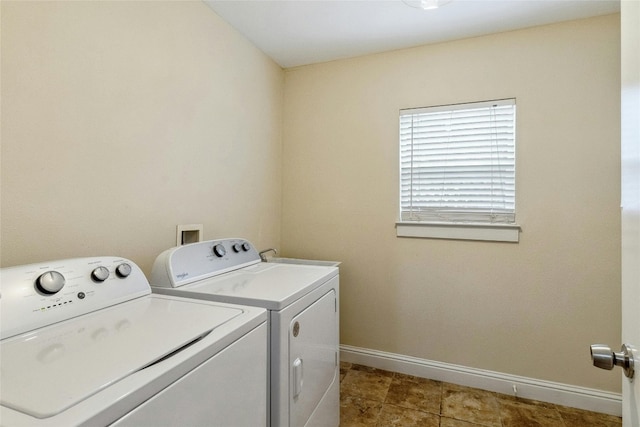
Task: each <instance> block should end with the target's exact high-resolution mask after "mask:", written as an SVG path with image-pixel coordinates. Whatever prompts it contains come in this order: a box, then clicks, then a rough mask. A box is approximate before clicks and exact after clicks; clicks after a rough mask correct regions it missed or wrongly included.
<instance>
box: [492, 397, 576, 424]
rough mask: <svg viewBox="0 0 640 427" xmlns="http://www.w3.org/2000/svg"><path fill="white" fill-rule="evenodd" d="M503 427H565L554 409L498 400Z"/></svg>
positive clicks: (533, 404) (517, 401) (515, 401)
mask: <svg viewBox="0 0 640 427" xmlns="http://www.w3.org/2000/svg"><path fill="white" fill-rule="evenodd" d="M498 402H499V404H500V418H501V420H502V426H503V427H565V426H564V422H563V421H562V418H561V417H560V413H559V412H558V410H557V409H556V408H555V407H550V406H548V405H536V404H535V403H530V402H533V401H528V402H527V401H520V400H506V399H498Z"/></svg>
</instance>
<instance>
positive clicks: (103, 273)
mask: <svg viewBox="0 0 640 427" xmlns="http://www.w3.org/2000/svg"><path fill="white" fill-rule="evenodd" d="M91 278H92V279H93V280H95V281H96V282H104V281H105V280H107V279H108V278H109V269H108V268H107V267H98V268H96V269H95V270H93V271H92V272H91Z"/></svg>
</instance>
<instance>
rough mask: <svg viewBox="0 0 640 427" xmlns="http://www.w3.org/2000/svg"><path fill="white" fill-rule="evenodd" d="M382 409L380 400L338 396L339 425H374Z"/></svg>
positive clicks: (342, 426)
mask: <svg viewBox="0 0 640 427" xmlns="http://www.w3.org/2000/svg"><path fill="white" fill-rule="evenodd" d="M381 409H382V402H374V401H372V400H367V399H361V398H359V397H353V396H341V398H340V427H364V426H375V425H376V423H377V421H378V416H379V415H380V410H381Z"/></svg>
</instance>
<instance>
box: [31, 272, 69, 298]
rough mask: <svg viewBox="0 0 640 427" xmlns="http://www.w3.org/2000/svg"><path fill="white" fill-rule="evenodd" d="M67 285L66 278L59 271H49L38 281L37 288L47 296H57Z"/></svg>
mask: <svg viewBox="0 0 640 427" xmlns="http://www.w3.org/2000/svg"><path fill="white" fill-rule="evenodd" d="M64 284H65V278H64V276H63V275H62V274H60V273H58V272H57V271H47V272H46V273H43V274H41V275H40V277H38V279H37V280H36V288H38V290H39V291H40V292H42V293H45V294H55V293H56V292H58V291H59V290H60V289H62V287H63V286H64Z"/></svg>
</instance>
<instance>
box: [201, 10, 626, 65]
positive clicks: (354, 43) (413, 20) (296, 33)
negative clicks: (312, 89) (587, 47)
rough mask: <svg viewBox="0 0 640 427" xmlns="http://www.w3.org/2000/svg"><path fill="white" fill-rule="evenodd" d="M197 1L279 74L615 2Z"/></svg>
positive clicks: (584, 13)
mask: <svg viewBox="0 0 640 427" xmlns="http://www.w3.org/2000/svg"><path fill="white" fill-rule="evenodd" d="M203 1H204V2H205V3H206V4H207V5H208V6H209V7H211V8H212V9H213V10H214V11H215V12H216V13H217V14H218V15H219V16H220V17H222V18H223V19H224V20H225V21H227V22H228V23H229V24H231V25H232V26H233V27H234V28H236V29H237V30H238V31H239V32H240V33H242V34H243V35H244V36H245V37H247V38H248V39H249V40H250V41H251V42H252V43H253V44H254V45H256V46H257V47H258V48H259V49H260V50H262V51H263V52H264V53H266V54H267V55H268V56H270V57H271V58H272V59H273V60H274V61H276V62H277V63H278V64H279V65H280V66H282V67H283V68H290V67H296V66H300V65H307V64H312V63H317V62H325V61H332V60H335V59H342V58H350V57H354V56H360V55H367V54H371V53H378V52H384V51H389V50H395V49H402V48H407V47H413V46H419V45H423V44H430V43H439V42H444V41H449V40H456V39H461V38H467V37H476V36H480V35H485V34H490V33H499V32H504V31H511V30H515V29H520V28H526V27H532V26H536V25H544V24H550V23H554V22H561V21H567V20H573V19H581V18H587V17H591V16H597V15H606V14H610V13H618V12H619V11H620V0H453V1H452V2H451V3H449V4H446V5H444V6H442V7H441V8H439V9H435V10H422V9H417V8H414V7H410V6H408V5H407V4H405V3H404V2H403V1H402V0H277V1H273V0H203ZM407 2H408V3H411V1H410V0H407Z"/></svg>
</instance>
